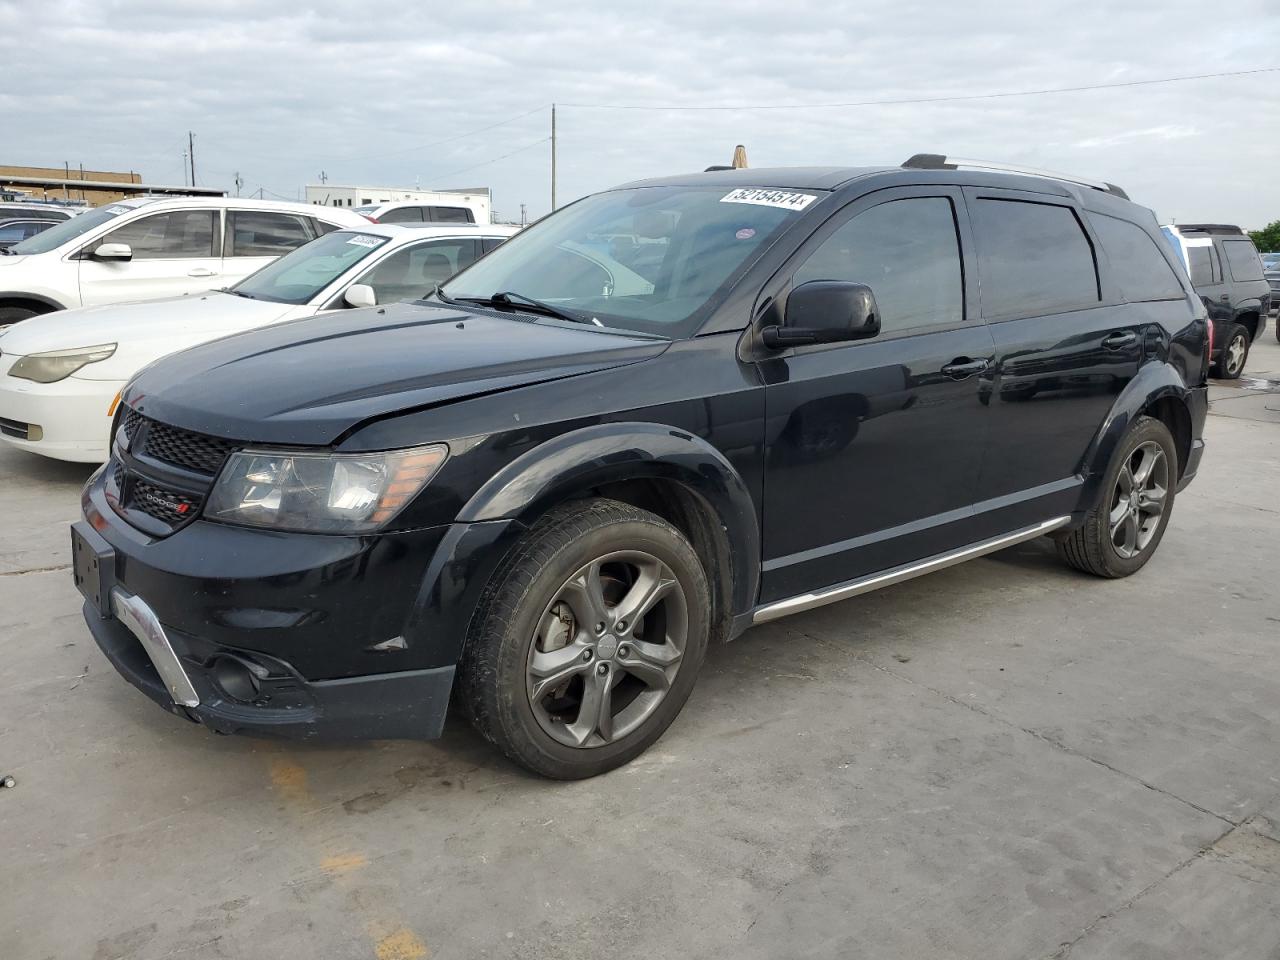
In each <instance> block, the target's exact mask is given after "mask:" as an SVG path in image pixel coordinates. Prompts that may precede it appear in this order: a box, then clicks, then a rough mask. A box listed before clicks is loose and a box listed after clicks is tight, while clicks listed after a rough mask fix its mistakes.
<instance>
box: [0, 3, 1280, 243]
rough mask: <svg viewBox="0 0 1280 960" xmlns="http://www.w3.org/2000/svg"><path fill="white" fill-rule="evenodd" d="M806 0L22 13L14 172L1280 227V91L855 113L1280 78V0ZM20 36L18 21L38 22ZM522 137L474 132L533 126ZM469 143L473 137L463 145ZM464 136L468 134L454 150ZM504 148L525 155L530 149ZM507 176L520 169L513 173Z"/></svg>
mask: <svg viewBox="0 0 1280 960" xmlns="http://www.w3.org/2000/svg"><path fill="white" fill-rule="evenodd" d="M1215 10H1216V8H1215V7H1214V5H1213V4H1205V3H1204V2H1202V0H1199V2H1195V3H1192V2H1181V0H1154V2H1148V0H1129V2H1127V3H1120V4H1118V3H1115V2H1095V0H1047V2H1035V0H1032V2H1021V3H1016V4H1015V3H1005V2H985V0H973V2H967V3H963V4H959V3H954V2H943V0H918V2H902V0H898V2H880V0H862V2H855V3H841V2H832V0H824V2H812V0H789V2H787V3H757V2H751V0H736V2H734V3H717V2H714V0H704V2H701V3H690V2H687V0H676V2H669V0H648V2H645V3H642V4H640V3H637V4H612V3H600V2H563V0H561V2H556V0H543V2H536V3H535V2H466V3H453V4H449V3H440V2H433V3H413V4H410V3H393V2H371V0H365V2H363V3H358V4H357V3H351V2H349V0H343V2H338V0H316V2H312V3H308V4H288V5H285V4H280V3H273V2H266V0H261V2H254V0H227V2H218V0H207V2H187V0H136V2H127V0H92V2H84V0H0V22H3V23H4V24H5V25H6V27H5V30H4V32H3V34H2V35H0V59H2V60H3V62H4V64H5V71H4V75H5V83H4V86H3V89H0V163H16V164H31V165H43V166H55V165H61V164H62V163H63V161H67V162H70V163H71V164H72V165H73V166H75V165H77V164H80V163H83V164H84V165H85V167H86V168H94V169H124V170H127V169H135V170H138V171H140V172H141V173H142V174H143V176H144V177H145V178H146V179H147V180H148V181H149V182H156V183H181V182H182V151H183V149H184V148H185V145H186V132H187V130H189V129H190V130H194V131H195V133H196V173H197V176H198V179H199V182H200V183H201V184H203V185H212V186H219V187H226V188H228V189H231V188H232V181H233V177H234V174H235V173H236V172H237V171H238V172H239V173H240V174H241V176H242V177H243V178H244V180H245V193H249V192H253V191H256V190H257V189H258V187H260V186H261V187H264V188H265V189H266V190H267V191H269V192H271V193H275V194H280V195H283V196H286V197H290V198H292V197H294V196H296V195H297V194H298V191H299V189H300V187H301V186H302V185H303V184H305V183H310V182H315V181H316V179H317V176H318V175H319V173H320V171H322V170H323V171H325V172H326V173H327V174H328V176H329V180H330V182H331V183H365V184H387V185H413V184H415V183H419V184H421V185H422V186H423V187H436V186H439V187H449V186H483V185H488V186H491V187H492V188H493V190H494V194H495V206H496V209H497V210H498V211H499V212H500V213H501V214H502V215H504V216H507V217H518V215H519V205H520V204H521V203H522V202H523V203H527V204H528V209H529V214H530V216H531V217H532V216H536V215H540V214H542V213H544V212H545V211H546V210H547V208H548V205H549V199H550V197H549V182H550V152H549V144H547V143H545V142H540V141H542V140H544V139H545V138H546V137H547V136H548V134H549V125H550V110H549V104H550V103H551V102H553V101H556V102H558V103H561V104H566V106H563V107H561V108H560V109H559V111H558V127H559V134H560V137H559V199H560V201H561V202H562V203H563V202H565V201H567V200H570V199H573V198H574V197H577V196H581V195H582V194H584V193H588V192H591V191H593V190H597V189H600V188H602V187H606V186H609V185H611V184H614V183H619V182H622V181H626V180H631V179H636V178H640V177H645V176H652V175H660V174H667V173H673V172H684V171H689V170H699V169H702V168H703V167H705V166H707V165H708V164H711V163H727V162H728V160H729V158H730V155H731V153H732V150H733V146H734V144H736V143H744V144H745V145H746V146H747V151H748V156H749V158H750V161H751V165H752V166H757V167H758V166H768V165H781V164H849V165H861V164H867V163H874V162H892V163H898V162H901V161H902V160H903V159H905V158H906V157H907V156H909V155H910V154H912V153H916V152H921V151H928V152H946V153H952V154H954V155H959V156H975V157H982V158H985V159H1000V160H1007V161H1009V162H1015V163H1022V164H1027V165H1032V166H1040V167H1046V168H1051V169H1058V170H1066V171H1074V172H1077V173H1080V174H1083V175H1091V176H1095V177H1098V178H1101V179H1106V180H1110V181H1113V182H1116V183H1119V184H1121V185H1123V186H1124V187H1126V188H1127V189H1128V190H1129V192H1130V194H1131V195H1132V196H1133V197H1134V199H1136V200H1138V201H1139V202H1141V203H1144V204H1146V205H1148V206H1151V207H1153V208H1154V209H1155V210H1156V212H1157V214H1158V215H1159V216H1160V217H1161V219H1162V220H1167V219H1168V218H1170V217H1176V218H1177V219H1178V220H1180V221H1184V222H1186V221H1192V220H1216V221H1229V222H1238V223H1241V224H1244V225H1246V226H1250V227H1256V226H1260V225H1262V224H1264V223H1266V222H1268V221H1270V220H1274V219H1280V169H1278V165H1277V151H1278V148H1280V142H1278V141H1280V73H1264V74H1257V75H1254V76H1249V77H1236V78H1223V79H1213V80H1202V81H1193V82H1186V83H1171V84H1164V85H1160V86H1143V87H1130V88H1122V89H1116V90H1102V91H1091V92H1078V93H1062V94H1052V95H1045V96H1037V97H1025V98H1024V97H1019V98H1007V99H999V100H980V101H968V102H960V103H941V104H911V105H898V106H876V107H860V108H843V109H795V110H738V111H716V112H696V111H657V110H655V111H649V110H619V109H600V108H594V107H585V106H569V105H568V104H630V105H651V104H660V105H666V104H682V105H698V104H743V103H750V104H791V103H821V102H831V101H850V100H871V99H891V98H910V97H929V96H950V95H959V94H970V93H985V92H999V91H1010V90H1024V89H1034V88H1045V87H1062V86H1072V85H1079V84H1092V83H1106V82H1114V81H1125V80H1140V79H1147V78H1154V77H1164V76H1175V75H1184V74H1200V73H1210V72H1214V71H1227V70H1240V69H1248V68H1258V67H1272V66H1280V3H1277V2H1276V0H1235V2H1233V3H1232V4H1231V5H1230V16H1229V17H1228V16H1221V17H1219V16H1216V15H1215ZM15 26H16V27H19V28H20V29H18V30H14V29H13V28H14V27H15ZM529 111H533V112H531V113H529V115H527V116H525V117H523V118H521V119H519V120H516V121H514V122H511V123H506V124H503V125H501V126H497V127H495V128H493V129H490V130H486V131H483V132H480V133H477V134H475V135H473V136H465V137H458V135H459V134H464V133H468V132H469V131H473V130H476V129H477V128H481V127H485V126H486V125H489V124H496V123H499V122H500V121H504V120H507V119H508V118H511V117H515V116H517V115H518V114H522V113H526V112H529ZM451 138H455V139H451ZM440 141H449V142H440ZM505 154H513V155H511V156H508V157H505V158H504V159H497V160H495V159H494V158H498V157H502V156H503V155H505ZM489 161H493V162H489Z"/></svg>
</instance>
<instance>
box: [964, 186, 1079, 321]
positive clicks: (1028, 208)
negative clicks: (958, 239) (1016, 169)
mask: <svg viewBox="0 0 1280 960" xmlns="http://www.w3.org/2000/svg"><path fill="white" fill-rule="evenodd" d="M972 215H973V225H974V232H975V233H976V234H977V243H978V276H979V280H980V283H981V290H982V312H983V314H984V315H985V316H986V317H988V318H989V319H993V320H1003V319H1010V318H1013V317H1038V316H1044V315H1046V314H1050V313H1064V312H1066V311H1068V310H1083V309H1086V308H1088V307H1093V306H1097V304H1098V302H1099V300H1100V299H1101V297H1100V296H1099V290H1098V273H1097V268H1096V266H1095V264H1094V257H1093V245H1092V244H1091V243H1090V242H1089V238H1088V236H1087V235H1086V234H1085V232H1084V228H1083V227H1082V226H1081V225H1080V221H1079V219H1077V217H1076V213H1075V211H1074V210H1073V209H1072V208H1071V207H1065V206H1060V205H1058V204H1053V203H1037V202H1032V201H1027V200H1005V199H999V198H995V197H979V198H978V200H977V202H976V203H974V204H973V210H972Z"/></svg>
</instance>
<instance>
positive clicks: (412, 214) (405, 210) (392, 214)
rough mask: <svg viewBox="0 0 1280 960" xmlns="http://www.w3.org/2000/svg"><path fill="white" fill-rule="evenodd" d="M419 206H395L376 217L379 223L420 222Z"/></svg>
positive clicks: (420, 210)
mask: <svg viewBox="0 0 1280 960" xmlns="http://www.w3.org/2000/svg"><path fill="white" fill-rule="evenodd" d="M422 219H423V217H422V208H421V207H396V208H395V209H394V210H388V211H387V212H386V213H384V214H382V216H380V217H378V222H379V223H421V222H422Z"/></svg>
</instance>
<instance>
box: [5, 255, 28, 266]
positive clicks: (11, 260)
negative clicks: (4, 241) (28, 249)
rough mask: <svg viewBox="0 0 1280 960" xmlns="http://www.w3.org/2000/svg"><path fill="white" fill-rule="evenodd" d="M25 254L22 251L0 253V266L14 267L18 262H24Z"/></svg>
mask: <svg viewBox="0 0 1280 960" xmlns="http://www.w3.org/2000/svg"><path fill="white" fill-rule="evenodd" d="M26 259H27V254H25V253H22V254H19V253H0V267H16V266H17V265H18V264H20V263H23V262H25V261H26Z"/></svg>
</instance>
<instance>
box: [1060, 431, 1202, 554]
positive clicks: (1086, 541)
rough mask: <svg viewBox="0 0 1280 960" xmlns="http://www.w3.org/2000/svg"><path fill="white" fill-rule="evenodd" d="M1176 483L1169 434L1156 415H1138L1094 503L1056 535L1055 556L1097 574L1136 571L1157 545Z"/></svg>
mask: <svg viewBox="0 0 1280 960" xmlns="http://www.w3.org/2000/svg"><path fill="white" fill-rule="evenodd" d="M1177 486H1178V453H1177V448H1176V447H1175V446H1174V445H1173V435H1172V434H1170V433H1169V428H1168V427H1166V426H1165V425H1164V424H1163V423H1161V422H1160V421H1159V420H1156V419H1154V418H1153V417H1140V418H1139V419H1138V421H1137V422H1136V423H1135V424H1134V425H1133V428H1132V429H1131V430H1130V431H1129V432H1128V434H1126V435H1125V437H1124V439H1123V440H1122V441H1121V442H1120V446H1119V448H1118V449H1117V450H1116V454H1115V456H1114V457H1113V458H1112V461H1111V465H1110V466H1109V467H1108V468H1107V473H1106V476H1105V477H1104V478H1103V481H1102V490H1101V493H1100V494H1099V497H1098V502H1097V503H1096V504H1094V506H1093V509H1091V510H1090V511H1089V513H1088V514H1087V515H1086V516H1085V521H1084V523H1083V524H1082V525H1081V526H1080V527H1079V528H1077V529H1075V530H1072V531H1070V532H1069V533H1067V534H1065V535H1064V536H1062V537H1061V538H1060V539H1059V540H1058V555H1059V556H1060V557H1061V558H1062V559H1063V560H1065V561H1066V562H1067V563H1068V564H1070V565H1071V566H1073V567H1075V568H1076V569H1077V570H1083V571H1084V572H1086V573H1092V574H1094V575H1095V576H1099V577H1127V576H1129V574H1131V573H1136V572H1137V571H1138V570H1140V569H1142V567H1143V566H1145V565H1146V562H1147V561H1148V560H1150V559H1151V555H1152V554H1154V553H1155V552H1156V547H1158V546H1159V545H1160V539H1161V538H1162V537H1163V536H1164V531H1165V527H1167V526H1168V525H1169V516H1170V514H1171V513H1172V511H1173V498H1174V494H1175V493H1176V492H1177Z"/></svg>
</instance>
